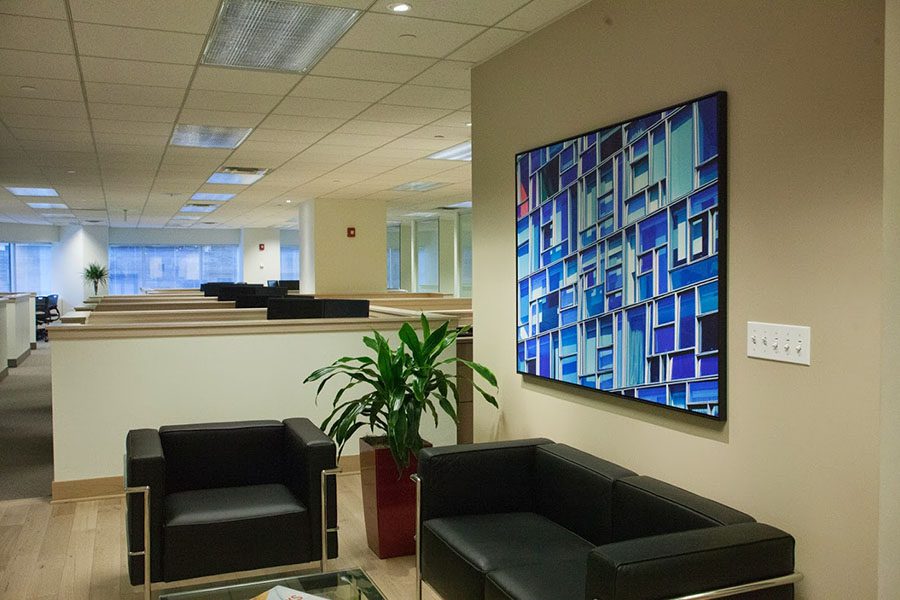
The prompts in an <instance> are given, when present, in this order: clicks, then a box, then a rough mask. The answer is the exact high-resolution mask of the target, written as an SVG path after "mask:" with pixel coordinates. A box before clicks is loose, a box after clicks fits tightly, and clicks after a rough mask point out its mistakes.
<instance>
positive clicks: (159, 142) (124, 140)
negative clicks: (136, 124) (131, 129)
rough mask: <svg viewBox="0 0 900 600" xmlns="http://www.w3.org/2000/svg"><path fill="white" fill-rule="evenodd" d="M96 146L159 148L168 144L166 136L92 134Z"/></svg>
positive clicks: (98, 132)
mask: <svg viewBox="0 0 900 600" xmlns="http://www.w3.org/2000/svg"><path fill="white" fill-rule="evenodd" d="M94 139H96V140H97V144H123V145H129V146H152V147H154V148H159V147H162V146H165V145H166V144H167V143H168V142H169V136H168V135H136V134H134V133H107V132H102V131H95V132H94Z"/></svg>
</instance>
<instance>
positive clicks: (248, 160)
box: [228, 147, 295, 169]
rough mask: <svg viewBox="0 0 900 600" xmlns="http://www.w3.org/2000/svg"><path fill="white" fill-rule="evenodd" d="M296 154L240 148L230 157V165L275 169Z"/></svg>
mask: <svg viewBox="0 0 900 600" xmlns="http://www.w3.org/2000/svg"><path fill="white" fill-rule="evenodd" d="M294 154H295V152H291V151H288V152H282V151H277V150H259V149H256V148H243V147H240V148H238V149H237V150H235V151H234V154H232V155H231V156H230V157H229V160H228V162H229V163H235V162H236V163H238V164H250V165H253V166H254V167H265V168H269V169H274V168H276V167H278V166H279V165H281V164H282V163H284V162H285V161H287V160H289V159H290V158H291V157H292V156H294Z"/></svg>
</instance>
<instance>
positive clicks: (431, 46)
mask: <svg viewBox="0 0 900 600" xmlns="http://www.w3.org/2000/svg"><path fill="white" fill-rule="evenodd" d="M482 31H484V27H481V26H478V25H465V24H462V23H451V22H448V21H432V20H428V19H416V18H412V17H404V16H400V15H397V14H379V13H367V14H365V15H363V16H362V18H360V19H359V20H358V21H357V22H356V23H355V24H354V25H353V27H351V28H350V30H349V31H348V32H347V33H345V34H344V36H343V37H342V38H341V39H340V41H338V43H337V44H336V46H337V47H338V48H349V49H351V50H367V51H372V52H391V53H396V54H407V55H413V56H432V57H437V58H439V57H442V56H445V55H446V54H447V53H448V52H451V51H452V50H453V49H455V48H458V47H459V46H461V45H462V44H464V43H466V42H467V41H469V40H471V39H472V38H474V37H475V36H476V35H478V34H479V33H481V32H482Z"/></svg>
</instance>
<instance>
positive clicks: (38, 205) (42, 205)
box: [26, 202, 69, 210]
mask: <svg viewBox="0 0 900 600" xmlns="http://www.w3.org/2000/svg"><path fill="white" fill-rule="evenodd" d="M26 204H28V206H30V207H31V208H33V209H35V210H55V209H62V210H68V209H69V207H68V205H66V204H62V203H53V202H26Z"/></svg>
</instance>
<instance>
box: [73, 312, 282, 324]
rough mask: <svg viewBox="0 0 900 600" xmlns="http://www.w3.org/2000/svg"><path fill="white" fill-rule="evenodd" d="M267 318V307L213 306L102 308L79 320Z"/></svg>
mask: <svg viewBox="0 0 900 600" xmlns="http://www.w3.org/2000/svg"><path fill="white" fill-rule="evenodd" d="M265 320H266V309H265V308H211V309H199V310H183V309H182V310H122V311H113V310H105V311H103V310H101V311H92V312H90V313H86V314H85V316H84V317H83V318H81V319H80V320H79V321H78V322H81V323H88V324H90V325H109V324H121V323H185V322H210V321H265Z"/></svg>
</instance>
